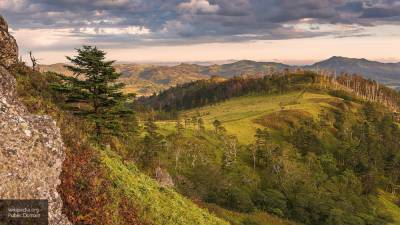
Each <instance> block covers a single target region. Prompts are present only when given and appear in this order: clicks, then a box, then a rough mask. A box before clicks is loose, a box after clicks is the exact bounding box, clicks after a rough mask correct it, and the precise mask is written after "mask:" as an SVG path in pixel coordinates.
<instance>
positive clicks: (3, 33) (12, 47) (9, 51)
mask: <svg viewBox="0 0 400 225" xmlns="http://www.w3.org/2000/svg"><path fill="white" fill-rule="evenodd" d="M16 62H18V45H17V42H16V41H15V39H14V37H13V36H11V35H10V34H9V33H8V25H7V22H6V21H5V20H4V18H3V17H2V16H1V15H0V65H2V66H3V67H5V68H10V66H11V65H13V64H15V63H16Z"/></svg>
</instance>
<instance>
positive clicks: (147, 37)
mask: <svg viewBox="0 0 400 225" xmlns="http://www.w3.org/2000/svg"><path fill="white" fill-rule="evenodd" d="M0 12H2V14H4V15H5V17H6V19H7V20H8V21H9V24H10V27H12V28H13V29H14V30H15V31H16V32H19V31H24V32H25V31H27V30H35V32H37V31H39V30H42V31H44V30H49V31H52V32H53V33H54V32H56V31H65V30H68V32H66V34H67V35H68V38H76V39H78V40H79V41H85V42H87V43H93V44H104V45H107V46H119V47H122V48H123V47H125V46H141V45H149V44H151V45H159V44H165V45H166V44H188V43H214V42H242V41H249V40H281V39H293V38H307V37H318V36H328V35H330V36H357V35H358V36H362V35H363V31H362V30H363V29H362V28H363V27H374V26H381V25H385V24H391V25H396V26H397V27H398V26H399V25H400V3H399V1H398V0H297V1H293V0H151V1H149V0H85V1H82V0H57V1H55V0H0ZM342 25H343V26H345V25H350V26H356V27H357V29H343V28H342V27H343V26H342ZM326 27H332V29H325V28H326ZM359 27H361V28H360V29H358V28H359ZM370 35H374V34H370ZM43 38H48V37H46V36H43ZM50 40H52V41H54V38H53V39H51V38H50ZM67 40H68V41H69V40H70V39H67ZM52 41H50V42H49V43H53V42H52ZM71 41H72V39H71ZM75 41H76V40H75ZM43 42H45V41H43ZM33 43H37V45H38V47H39V46H42V47H43V45H42V44H39V42H33ZM52 46H53V45H52ZM61 46H64V45H61ZM46 48H47V47H46ZM48 48H50V47H48Z"/></svg>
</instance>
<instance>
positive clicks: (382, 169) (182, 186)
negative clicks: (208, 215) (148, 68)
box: [157, 78, 400, 224]
mask: <svg viewBox="0 0 400 225" xmlns="http://www.w3.org/2000/svg"><path fill="white" fill-rule="evenodd" d="M293 80H294V79H293V78H292V87H291V88H288V89H286V91H283V92H281V93H279V92H278V93H277V92H271V93H268V92H264V93H251V94H246V95H242V96H240V97H231V98H228V99H225V100H221V101H219V102H217V103H213V104H206V105H205V106H200V107H193V104H191V103H190V100H191V99H190V98H185V96H182V95H180V94H179V93H180V92H179V91H176V92H171V93H170V94H171V95H169V97H170V98H171V96H173V94H176V96H178V97H179V98H181V99H183V101H186V102H188V103H189V104H191V105H190V106H191V107H192V108H191V109H188V110H182V111H178V114H179V117H178V118H179V119H178V120H161V121H158V122H157V124H158V126H159V132H160V133H161V134H163V135H164V136H166V139H167V140H168V141H170V142H171V143H173V144H172V145H171V146H169V149H168V150H167V152H165V153H162V154H161V161H162V162H163V165H164V166H165V167H167V168H168V170H169V171H170V172H171V174H172V175H173V177H174V179H176V180H177V187H178V191H180V192H181V193H183V194H184V195H188V196H192V197H193V198H199V199H202V200H203V201H205V202H208V204H206V206H207V207H209V208H210V210H212V211H213V212H215V213H216V214H217V215H218V216H220V217H222V218H226V219H227V220H228V221H230V222H231V223H237V224H241V223H245V222H244V221H252V222H253V223H254V224H263V222H261V221H263V220H262V219H261V218H262V216H261V214H257V213H258V212H260V211H258V210H260V209H263V210H264V211H267V212H269V213H270V214H274V215H277V216H280V217H286V218H290V219H292V220H295V221H297V222H300V223H304V224H386V223H387V222H389V223H390V224H397V223H398V221H397V220H398V219H397V218H398V213H399V212H400V211H399V208H398V206H397V205H396V204H395V203H396V202H397V201H398V195H393V196H391V197H389V196H388V194H387V193H386V192H382V193H381V194H378V188H385V189H386V190H387V191H389V190H391V188H393V187H395V186H393V185H394V184H393V183H392V182H396V180H397V178H395V177H398V175H394V174H398V170H399V167H398V165H399V164H398V160H397V157H398V156H399V142H398V140H397V135H398V134H400V133H399V126H398V124H397V122H395V121H394V120H393V118H394V117H393V114H392V112H391V111H390V110H389V109H388V108H386V107H384V106H383V105H380V104H377V103H373V102H367V101H364V100H362V99H361V98H358V97H357V96H356V95H355V94H354V93H350V92H347V91H338V90H333V89H330V88H325V85H322V86H319V85H310V86H307V85H305V86H304V85H302V86H300V87H302V88H299V86H296V85H297V84H296V83H294V82H293ZM299 80H301V79H299ZM310 82H311V81H310ZM300 84H301V83H300ZM193 85H197V84H196V83H194V84H193ZM321 87H322V88H321ZM182 88H183V89H185V90H187V91H188V93H189V94H187V96H195V97H198V96H199V95H196V94H191V93H190V92H191V91H193V92H194V93H202V92H201V91H199V90H201V88H202V86H200V88H199V89H196V88H193V87H190V85H188V86H183V87H182ZM215 89H216V90H218V88H215ZM204 93H207V91H205V92H204ZM166 96H168V94H167V95H166ZM161 99H162V98H161ZM166 102H167V103H168V101H166ZM169 102H171V103H174V101H173V100H172V101H169ZM199 102H200V101H199ZM200 119H201V120H202V121H204V127H205V128H204V129H203V130H202V129H201V128H200V125H199V124H196V122H193V121H199V120H200ZM215 120H218V121H220V122H221V124H222V127H223V128H224V129H222V130H219V131H218V130H217V128H216V126H215V123H214V122H215ZM179 121H180V122H179ZM179 123H181V124H182V126H183V128H182V129H183V131H182V132H183V133H182V134H181V136H179V135H178V136H177V132H179V129H178V128H177V127H179V125H178V124H179ZM225 130H226V131H225ZM393 135H394V136H393ZM393 138H394V139H393ZM178 139H179V140H180V141H181V142H182V143H176V142H177V140H178ZM235 139H237V140H238V144H235ZM185 146H186V147H185ZM180 148H182V149H185V150H186V151H188V152H187V153H179V151H178V150H176V149H180ZM257 149H259V150H257ZM262 149H264V150H262ZM258 151H261V152H258ZM262 151H265V152H262ZM178 153H179V155H178V156H179V157H180V160H179V163H178V164H177V163H176V162H175V161H174V160H173V159H174V157H175V156H176V155H177V154H178ZM181 154H185V155H181ZM385 155H386V156H385ZM259 157H260V158H259ZM381 157H384V158H385V157H389V158H386V159H384V158H381ZM253 159H254V161H253ZM392 159H393V161H392ZM372 162H373V163H372ZM378 165H379V166H378ZM378 174H379V175H378ZM393 175H394V177H393ZM392 178H394V180H391V179H392ZM389 180H391V181H389ZM261 199H264V200H261ZM254 215H258V216H257V217H256V218H253V216H254ZM260 216H261V217H260ZM255 221H258V222H255ZM269 221H272V220H271V219H270V220H269ZM281 223H284V222H283V221H281Z"/></svg>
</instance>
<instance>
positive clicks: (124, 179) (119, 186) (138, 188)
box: [101, 151, 229, 225]
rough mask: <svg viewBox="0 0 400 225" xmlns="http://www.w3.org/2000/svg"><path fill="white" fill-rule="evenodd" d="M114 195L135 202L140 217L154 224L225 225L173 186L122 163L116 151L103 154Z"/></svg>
mask: <svg viewBox="0 0 400 225" xmlns="http://www.w3.org/2000/svg"><path fill="white" fill-rule="evenodd" d="M101 158H102V162H103V163H104V165H105V167H106V169H107V171H108V176H109V179H110V181H111V182H112V185H113V187H114V189H115V194H121V193H120V192H122V195H123V196H126V197H127V198H128V199H130V200H132V201H134V202H135V203H136V204H137V205H138V210H139V216H140V217H142V219H144V220H145V221H150V222H151V223H153V224H165V225H187V224H193V225H194V224H199V225H203V224H204V225H224V224H229V223H228V222H226V221H224V220H222V219H219V218H217V217H215V216H214V215H212V214H211V213H209V212H208V211H207V210H206V209H202V208H200V207H198V206H197V205H195V204H194V203H193V202H191V201H190V200H189V199H187V198H185V197H183V196H181V195H180V194H178V193H177V192H175V191H174V190H172V189H169V188H164V187H161V186H160V185H159V184H158V183H157V182H156V181H155V180H153V179H151V178H150V177H148V176H146V175H144V174H143V173H141V172H140V171H139V170H138V169H137V168H136V166H135V165H134V164H133V163H127V162H122V159H121V158H120V157H119V156H118V155H116V154H115V153H113V152H111V151H109V152H106V153H103V154H102V157H101Z"/></svg>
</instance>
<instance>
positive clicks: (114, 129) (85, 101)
mask: <svg viewBox="0 0 400 225" xmlns="http://www.w3.org/2000/svg"><path fill="white" fill-rule="evenodd" d="M77 52H78V55H77V56H75V57H67V59H68V60H69V61H70V62H71V64H72V65H69V66H66V68H67V69H69V70H70V71H72V72H73V73H74V76H63V75H60V77H61V80H62V82H61V83H59V84H56V85H54V88H55V89H56V90H58V91H59V92H61V93H63V94H64V95H65V97H66V101H65V103H66V106H67V108H68V109H69V110H70V111H73V112H74V113H75V114H77V115H80V116H82V117H85V118H87V119H88V121H90V122H91V124H92V125H93V128H94V132H95V138H96V139H97V141H100V140H101V139H103V138H104V137H105V136H109V135H112V136H118V135H122V134H127V133H129V131H134V130H133V128H134V127H132V124H128V123H132V122H133V121H134V120H135V119H134V114H133V111H132V110H130V109H128V108H127V107H126V102H127V100H128V98H129V97H133V95H125V94H123V93H122V88H123V87H124V84H122V83H118V82H117V79H118V78H119V77H120V76H121V74H120V73H117V72H115V69H114V67H113V66H112V64H113V63H114V61H106V60H105V55H106V53H105V52H104V51H102V50H99V49H98V48H97V47H92V46H83V47H82V48H80V49H77ZM127 127H131V128H132V129H131V130H126V128H127Z"/></svg>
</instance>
